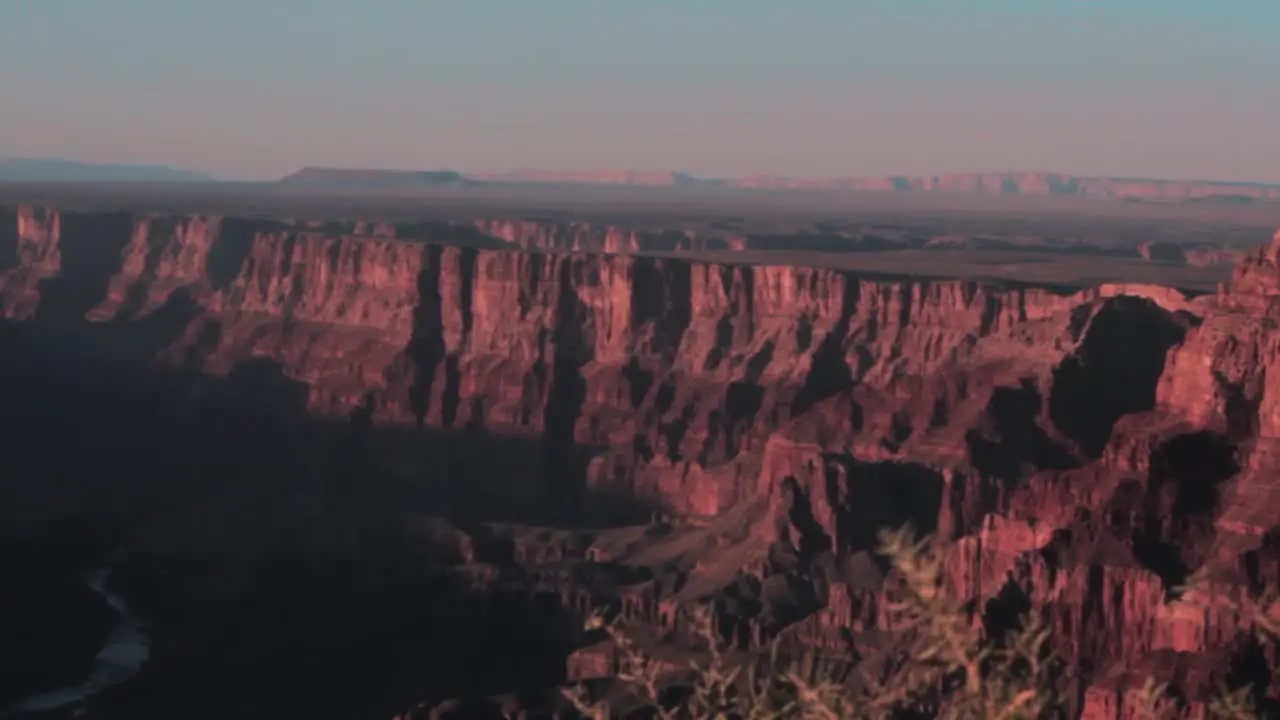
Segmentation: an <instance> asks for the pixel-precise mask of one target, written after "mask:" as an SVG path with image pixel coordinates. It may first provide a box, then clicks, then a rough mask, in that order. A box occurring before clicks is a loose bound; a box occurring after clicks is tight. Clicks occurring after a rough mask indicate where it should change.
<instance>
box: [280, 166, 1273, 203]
mask: <svg viewBox="0 0 1280 720" xmlns="http://www.w3.org/2000/svg"><path fill="white" fill-rule="evenodd" d="M280 182H282V183H284V184H289V185H312V186H329V187H364V188H397V187H423V186H438V185H462V184H479V183H485V184H488V183H496V184H505V185H582V186H600V185H607V186H615V187H617V186H625V187H654V188H729V189H758V190H826V191H848V192H893V193H904V192H906V193H928V194H934V193H958V194H970V195H992V196H1014V195H1019V196H1029V197H1047V196H1052V197H1094V198H1105V199H1112V200H1123V201H1126V202H1143V203H1146V202H1157V203H1168V202H1173V203H1214V204H1221V203H1227V204H1248V203H1254V202H1268V201H1271V202H1274V201H1280V184H1268V183H1254V182H1229V181H1221V180H1161V179H1152V178H1124V177H1108V176H1081V175H1066V174H1062V173H1043V172H1041V173H1019V172H994V173H952V174H946V175H915V176H909V175H883V176H865V177H857V176H850V177H843V178H834V179H827V180H812V179H803V178H794V177H787V176H783V175H768V174H762V175H750V176H745V177H737V178H707V177H699V176H696V175H692V174H690V173H684V172H677V171H641V170H543V169H537V168H520V169H517V170H511V171H509V172H502V173H465V174H464V173H458V172H453V171H449V170H436V171H406V170H348V169H337V168H304V169H302V170H299V171H298V172H296V173H293V174H292V175H289V176H287V177H285V178H283V179H282V180H281V181H280Z"/></svg>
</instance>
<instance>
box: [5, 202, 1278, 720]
mask: <svg viewBox="0 0 1280 720" xmlns="http://www.w3.org/2000/svg"><path fill="white" fill-rule="evenodd" d="M0 220H3V221H4V223H5V226H4V227H2V228H0V251H2V252H4V253H6V255H5V256H4V257H0V313H2V314H3V316H4V317H5V318H7V319H9V320H11V321H15V322H17V323H19V324H22V323H34V324H38V325H51V326H58V327H65V328H67V329H68V332H76V333H83V334H86V335H93V336H95V337H100V338H102V340H103V343H104V347H106V348H109V349H110V350H111V351H112V352H116V353H118V354H119V356H120V357H121V358H132V359H142V360H146V361H148V362H154V363H156V364H158V365H159V366H168V367H172V368H175V369H183V370H184V371H186V372H196V371H199V372H202V373H205V374H210V375H214V376H223V375H228V374H230V373H231V372H232V370H233V368H236V367H237V366H241V365H243V363H245V361H247V360H251V359H253V358H264V359H269V360H270V361H272V362H273V363H275V364H276V365H278V367H279V369H280V372H281V373H282V374H283V376H284V378H286V379H287V380H288V381H290V382H291V383H294V384H295V385H296V387H297V392H298V393H299V394H300V397H299V403H300V404H303V405H305V408H306V411H307V412H308V413H309V414H310V415H312V416H316V417H329V418H335V419H341V418H345V417H348V416H350V415H351V413H352V412H353V411H356V410H358V409H360V408H365V409H366V410H367V411H368V412H369V413H371V420H372V422H375V423H377V424H378V425H379V426H380V427H383V428H399V429H401V430H402V432H403V434H402V436H401V440H400V441H398V442H396V443H391V442H390V441H384V440H380V441H379V442H382V443H383V444H382V445H380V446H379V448H378V453H377V459H376V462H377V463H379V464H380V465H381V470H380V472H383V473H386V474H388V475H394V476H400V477H401V478H402V479H404V480H405V481H406V482H409V483H410V484H414V483H416V484H417V485H419V486H420V487H419V490H420V491H421V488H422V487H425V488H428V489H429V490H430V492H425V493H422V492H420V493H419V495H420V496H421V495H430V496H431V497H428V498H422V497H420V496H415V498H416V499H411V500H410V501H409V502H417V501H418V500H421V501H422V502H424V503H425V505H424V507H426V506H430V507H431V508H432V509H440V507H441V503H443V504H444V505H445V507H446V509H448V510H450V511H453V512H460V511H461V509H462V508H463V507H467V506H474V505H475V504H476V503H477V502H478V501H483V504H485V505H486V507H487V511H488V512H490V513H491V514H493V515H505V516H507V517H511V518H522V519H530V518H537V519H542V520H547V519H556V520H562V521H570V520H571V521H573V522H577V523H580V522H589V523H591V524H595V525H600V524H609V523H614V522H635V521H641V522H642V521H646V520H649V519H650V517H651V516H652V515H655V514H657V515H659V516H667V517H679V518H683V519H684V521H685V522H686V523H689V527H691V528H695V529H694V530H688V532H687V533H685V535H682V536H681V537H684V538H686V540H685V541H687V542H688V543H690V548H692V549H686V550H680V549H677V548H675V544H674V543H673V544H672V545H671V547H672V549H670V550H669V552H668V551H667V550H663V551H662V552H667V553H668V554H666V555H662V553H661V552H659V553H658V554H659V555H662V558H664V559H663V562H664V563H667V565H668V566H669V568H670V570H671V574H672V577H674V578H676V579H675V580H672V582H671V583H670V584H669V585H663V584H662V583H659V582H657V581H655V580H653V579H652V578H650V579H649V580H645V581H642V582H640V583H639V584H635V586H634V587H630V586H629V587H630V589H627V590H625V592H623V591H619V592H621V593H622V594H621V597H623V598H624V599H623V600H622V601H621V602H622V606H623V607H624V608H629V609H625V610H624V612H626V613H629V614H631V615H633V616H634V617H635V618H636V619H639V620H643V621H645V622H648V623H650V624H652V625H654V626H655V627H657V626H662V625H663V624H664V623H670V622H674V621H673V620H670V613H669V612H666V611H664V610H663V609H662V608H663V607H664V603H671V604H674V605H676V606H678V605H680V604H682V603H688V602H693V601H696V600H700V599H704V598H708V597H720V598H721V599H723V592H724V591H725V588H728V587H730V586H733V585H734V584H735V583H738V582H745V581H743V580H742V577H741V573H742V572H743V571H750V573H751V574H752V576H753V577H755V578H757V580H759V581H760V583H761V585H760V587H758V588H756V589H754V590H751V591H750V592H752V593H756V594H757V595H758V596H759V597H760V598H761V599H762V600H761V604H760V607H752V608H747V609H742V608H738V609H725V610H724V613H725V617H728V618H731V619H733V618H736V620H733V622H738V623H739V625H737V626H734V625H733V622H730V626H733V627H740V628H741V632H740V633H739V632H738V631H737V630H735V631H733V632H734V633H737V634H736V635H735V636H736V637H739V638H740V639H741V641H742V642H743V643H744V644H745V645H746V646H757V645H759V644H760V643H763V642H765V641H767V640H768V639H769V638H770V637H774V636H777V635H778V634H780V633H789V634H791V635H794V636H795V637H797V638H801V639H803V641H804V642H806V643H808V644H811V645H816V646H819V647H838V646H840V642H841V641H840V640H839V639H838V637H837V635H836V633H837V629H838V628H841V627H843V628H850V627H852V628H855V629H857V630H858V631H859V632H861V631H863V630H865V631H871V630H877V629H878V630H891V629H892V628H885V627H883V623H884V618H883V616H882V614H881V613H880V612H879V611H878V610H877V607H879V606H881V605H882V604H883V600H884V598H883V592H884V590H883V587H882V582H883V578H880V579H872V576H873V575H874V573H872V572H871V569H872V568H873V566H874V563H871V562H870V561H869V560H868V551H869V550H870V549H871V546H872V542H873V540H874V537H875V530H876V529H877V528H879V527H885V526H892V525H896V524H900V523H901V522H904V521H912V522H914V523H915V524H916V525H917V526H919V527H923V528H924V529H926V530H930V531H933V532H936V534H937V535H938V537H939V538H940V540H942V541H943V544H942V546H941V547H942V552H943V553H944V556H945V561H946V568H947V573H946V576H947V581H948V583H950V584H951V585H953V586H954V587H955V588H956V589H958V590H959V591H962V592H964V593H966V594H969V595H972V596H974V597H977V598H979V599H981V600H994V599H996V598H997V597H998V596H1001V595H1002V593H1004V594H1007V593H1009V592H1013V593H1015V594H1018V595H1019V596H1020V597H1021V598H1022V600H1023V601H1024V602H1025V603H1026V604H1027V605H1028V607H1031V608H1033V609H1034V610H1035V611H1036V612H1037V613H1040V614H1042V615H1043V616H1044V617H1045V618H1047V619H1048V620H1049V622H1050V623H1051V625H1052V627H1053V628H1054V631H1055V636H1056V641H1057V642H1058V645H1059V647H1060V648H1061V649H1062V650H1063V652H1064V654H1065V656H1066V657H1067V659H1068V660H1069V661H1070V662H1072V663H1074V664H1075V666H1076V667H1077V668H1078V669H1080V672H1081V673H1082V677H1084V679H1085V681H1084V683H1083V684H1082V685H1081V686H1080V688H1078V691H1077V696H1076V700H1075V701H1074V703H1075V709H1076V710H1077V711H1078V712H1080V713H1084V714H1086V715H1087V716H1089V717H1099V718H1101V717H1115V716H1117V713H1120V712H1121V709H1120V706H1122V705H1124V703H1126V702H1129V700H1128V699H1127V698H1128V697H1129V696H1128V695H1127V694H1125V693H1124V692H1123V689H1124V688H1125V687H1127V686H1128V685H1127V684H1126V683H1127V682H1128V680H1127V679H1126V678H1127V677H1128V676H1127V675H1125V673H1126V672H1127V670H1126V668H1127V669H1130V670H1131V669H1133V668H1139V667H1148V666H1150V667H1151V668H1156V669H1160V668H1164V670H1161V672H1164V671H1165V670H1167V671H1168V672H1174V670H1170V669H1169V668H1172V667H1175V666H1176V669H1177V673H1180V674H1178V675H1177V677H1179V678H1183V682H1182V684H1181V685H1180V686H1179V687H1180V691H1181V692H1184V693H1185V694H1186V695H1187V698H1188V702H1189V703H1190V706H1194V707H1198V706H1199V705H1197V704H1198V703H1203V701H1204V699H1205V698H1204V697H1202V696H1201V694H1202V690H1203V688H1202V687H1201V685H1203V683H1199V681H1198V680H1196V681H1193V680H1190V679H1187V678H1199V677H1201V676H1207V675H1212V673H1211V672H1210V669H1212V668H1213V667H1216V666H1217V665H1220V664H1221V657H1222V656H1223V654H1224V653H1225V654H1226V655H1227V656H1230V657H1237V656H1243V654H1245V653H1247V652H1253V649H1252V646H1250V644H1249V642H1250V641H1249V640H1248V639H1247V637H1246V635H1245V634H1244V633H1243V632H1242V628H1241V626H1240V622H1241V621H1240V619H1239V618H1238V617H1235V616H1234V615H1232V612H1231V611H1230V610H1229V609H1228V607H1229V606H1228V605H1227V604H1225V603H1222V602H1218V601H1216V600H1215V599H1214V598H1213V597H1208V598H1205V597H1200V596H1196V597H1188V596H1181V597H1179V596H1176V595H1175V594H1174V593H1172V590H1173V587H1174V586H1175V585H1176V584H1177V583H1179V582H1181V581H1182V580H1183V579H1185V578H1186V577H1187V576H1188V575H1189V573H1190V572H1192V571H1194V570H1197V569H1201V568H1209V569H1212V570H1213V571H1214V573H1215V576H1214V577H1215V582H1216V584H1215V585H1213V587H1214V588H1217V590H1214V591H1213V592H1220V593H1222V594H1223V595H1224V596H1226V595H1230V594H1231V593H1241V592H1247V590H1248V588H1249V587H1255V588H1256V587H1261V586H1266V585H1274V584H1275V583H1276V582H1277V581H1280V575H1277V571H1276V567H1277V566H1278V565H1277V562H1276V556H1275V547H1276V545H1275V544H1274V543H1273V542H1271V541H1270V540H1269V539H1268V538H1270V537H1271V533H1272V531H1273V528H1275V527H1276V526H1278V525H1280V494H1278V493H1277V492H1276V491H1275V490H1274V489H1273V487H1272V486H1273V484H1274V483H1273V482H1272V481H1271V478H1273V477H1274V476H1275V473H1276V471H1277V469H1278V468H1277V462H1278V460H1280V453H1277V451H1276V449H1275V448H1276V446H1275V438H1276V437H1277V433H1278V432H1280V410H1277V404H1276V403H1277V400H1276V399H1277V398H1278V397H1280V386H1276V388H1274V389H1273V387H1272V386H1273V385H1276V384H1277V383H1280V379H1277V378H1280V373H1276V372H1268V370H1269V369H1270V368H1271V367H1272V365H1274V364H1275V362H1276V358H1277V357H1280V335H1277V334H1276V333H1275V332H1274V330H1273V326H1274V318H1275V317H1277V316H1280V300H1278V299H1277V298H1280V270H1278V269H1277V267H1278V266H1280V238H1278V239H1277V244H1276V245H1274V246H1272V247H1271V248H1264V249H1261V250H1259V251H1257V252H1256V253H1254V254H1253V255H1250V256H1249V257H1248V258H1247V259H1246V260H1245V262H1244V263H1243V264H1242V265H1241V266H1240V268H1239V269H1238V270H1237V271H1236V273H1235V275H1234V277H1233V279H1232V281H1231V282H1230V283H1228V284H1226V285H1224V286H1223V288H1222V289H1221V290H1220V291H1219V292H1218V293H1217V294H1215V295H1208V296H1203V297H1197V298H1188V297H1186V296H1184V295H1183V294H1181V293H1179V292H1177V291H1174V290H1171V289H1167V288H1161V287H1150V286H1122V285H1111V286H1102V287H1097V288H1091V289H1087V290H1083V291H1080V292H1076V293H1073V294H1066V293H1062V292H1051V291H1048V290H1043V289H1036V288H1003V289H1002V288H993V287H989V286H984V285H981V284H977V283H972V282H965V281H901V282H888V281H880V280H869V279H866V278H863V277H859V276H858V275H857V274H856V273H852V272H841V271H834V270H822V269H812V268H799V267H791V266H766V265H755V266H750V265H728V264H713V263H704V262H693V261H689V260H684V259H672V258H657V257H643V256H634V255H628V254H605V253H597V254H582V253H570V252H551V251H536V250H534V251H521V250H516V249H510V245H511V244H517V245H522V246H525V247H530V248H544V247H545V248H554V249H564V250H575V249H583V248H584V247H586V245H583V244H582V243H578V242H577V241H575V240H573V239H572V238H573V237H574V233H577V232H579V230H575V229H574V228H572V227H570V226H564V225H556V224H552V223H544V224H538V223H532V222H529V223H523V224H519V225H513V224H510V223H485V222H481V223H476V224H475V225H474V226H468V227H465V228H464V227H459V226H447V225H443V224H442V225H438V226H436V225H430V226H428V225H424V226H420V227H417V228H416V229H415V231H414V233H413V237H412V238H410V237H403V235H406V234H407V233H403V232H400V233H398V234H399V235H401V237H391V236H388V234H385V233H383V234H374V235H362V236H356V235H353V234H343V233H332V232H325V231H323V230H319V229H313V228H312V229H309V228H303V227H292V226H289V225H285V224H281V223H274V222H267V221H251V220H242V219H234V218H212V217H145V216H136V217H131V216H126V215H116V214H94V215H79V214H64V213H59V212H56V211H53V210H48V209H41V208H18V209H16V210H13V211H11V212H8V213H7V214H3V215H0ZM611 233H612V234H611ZM681 237H684V238H685V239H684V240H681ZM520 238H523V239H520ZM540 238H542V239H540ZM611 238H612V239H611ZM687 240H688V238H687V237H686V236H680V237H677V236H675V235H672V236H671V237H670V238H668V239H667V240H666V241H664V242H668V241H669V242H670V243H671V244H672V245H673V246H676V245H679V243H681V242H685V241H687ZM588 245H589V246H590V249H597V248H598V247H600V246H601V245H602V246H603V249H606V250H607V249H611V248H615V249H620V250H634V249H635V243H634V242H633V241H632V240H630V239H627V236H626V235H625V233H623V232H622V231H614V230H610V231H607V232H606V233H605V237H604V239H603V240H592V241H591V243H589V244H588ZM504 246H505V247H504ZM302 396H305V398H303V397H302ZM429 436H430V437H434V438H436V440H431V439H430V437H429ZM439 438H445V440H444V441H443V442H442V441H439ZM499 448H500V450H497V451H495V449H499ZM690 533H692V534H690ZM698 533H701V534H700V535H699V534H698ZM690 538H691V539H690ZM685 541H682V542H685ZM657 545H659V546H660V545H662V543H657ZM513 552H514V551H513ZM590 552H591V557H599V558H610V559H611V561H617V562H620V563H624V564H626V563H633V564H646V563H649V564H652V562H650V561H643V560H642V559H641V557H642V553H641V552H640V551H639V550H636V549H634V548H631V547H630V546H627V545H626V544H625V543H624V544H623V545H622V546H616V547H615V546H605V545H600V546H599V547H596V548H594V549H593V550H591V551H590ZM645 552H658V551H656V550H649V551H645ZM778 553H781V555H779V554H778ZM583 556H584V559H585V557H586V556H587V552H586V551H585V550H583ZM695 556H696V557H695ZM532 564H534V565H537V564H539V563H538V562H536V561H535V562H533V563H532ZM797 567H802V568H804V571H803V572H799V571H798V570H797V569H796V568H797ZM659 574H661V573H659ZM798 577H803V578H806V580H805V581H804V582H809V583H811V584H812V587H809V589H807V590H805V591H804V592H803V593H798V594H797V593H795V592H792V593H790V594H789V595H788V594H787V593H782V594H776V592H781V591H779V590H778V589H777V588H776V587H774V586H775V585H777V584H778V583H783V584H785V583H791V584H792V585H793V586H794V584H795V583H796V582H799V581H798V580H796V578H798ZM815 578H820V582H819V581H818V580H815ZM752 582H754V581H752ZM771 583H772V584H771ZM624 584H625V583H624ZM748 584H750V583H748ZM775 591H776V592H775ZM566 592H568V591H566ZM574 592H576V591H574ZM628 593H630V594H628ZM771 593H775V594H773V595H771ZM570 594H572V593H570ZM1210 594H1212V592H1211V593H1210ZM633 596H634V598H636V599H635V600H634V602H630V601H627V600H626V599H625V598H628V597H633ZM770 598H772V599H770ZM570 604H572V602H570ZM735 613H736V615H735ZM664 618H666V619H664ZM1268 652H1270V650H1268ZM581 662H586V661H585V660H582V661H581ZM1214 677H1216V676H1214ZM1268 682H1269V676H1268ZM1085 685H1088V686H1089V687H1088V689H1087V691H1086V690H1085ZM1271 686H1272V687H1274V683H1271ZM1261 690H1262V691H1267V688H1266V687H1265V683H1264V684H1263V686H1262V687H1261Z"/></svg>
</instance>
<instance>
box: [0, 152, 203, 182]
mask: <svg viewBox="0 0 1280 720" xmlns="http://www.w3.org/2000/svg"><path fill="white" fill-rule="evenodd" d="M215 181H216V178H214V177H213V176H212V175H209V174H207V173H202V172H197V171H194V170H183V169H181V168H171V167H164V166H161V165H122V164H116V163H83V162H75V161H73V160H59V159H54V158H17V157H0V182H215Z"/></svg>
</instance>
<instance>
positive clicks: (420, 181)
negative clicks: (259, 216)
mask: <svg viewBox="0 0 1280 720" xmlns="http://www.w3.org/2000/svg"><path fill="white" fill-rule="evenodd" d="M280 184H282V185H303V186H311V187H330V188H367V189H378V190H388V189H394V188H415V187H433V186H438V185H473V184H475V181H473V180H470V179H468V178H467V177H466V176H464V175H463V174H462V173H458V172H454V171H452V170H356V169H345V168H321V167H308V168H302V169H301V170H299V171H297V172H295V173H291V174H289V175H285V176H284V177H282V178H280Z"/></svg>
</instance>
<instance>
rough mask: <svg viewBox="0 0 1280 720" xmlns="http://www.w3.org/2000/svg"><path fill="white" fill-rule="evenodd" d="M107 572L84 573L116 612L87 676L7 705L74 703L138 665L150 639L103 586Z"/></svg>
mask: <svg viewBox="0 0 1280 720" xmlns="http://www.w3.org/2000/svg"><path fill="white" fill-rule="evenodd" d="M110 576H111V568H110V567H104V568H99V569H97V570H94V571H93V572H90V573H89V574H88V575H87V576H86V577H85V584H86V585H88V586H89V588H90V589H91V590H93V591H94V592H96V593H97V594H98V595H100V596H101V597H102V599H103V600H105V601H106V603H107V605H109V606H111V609H112V610H114V611H116V613H117V614H118V615H119V616H120V617H119V619H118V620H117V621H116V624H115V625H114V626H113V627H112V628H111V633H110V634H109V635H108V636H107V641H106V642H105V643H103V645H102V649H101V650H99V651H98V655H97V657H96V658H94V661H93V671H92V672H91V673H90V674H89V678H88V679H87V680H85V681H84V682H83V683H80V684H79V685H72V686H68V687H65V688H60V689H58V690H52V691H50V692H47V693H41V694H39V695H34V696H32V697H29V698H27V699H26V700H22V701H20V702H19V703H18V704H17V705H15V706H13V707H12V708H10V710H11V711H14V712H39V711H45V710H53V709H56V708H60V707H63V706H65V705H70V704H73V703H77V702H80V701H82V700H85V699H88V698H90V697H92V696H94V695H96V694H97V693H99V692H102V691H103V690H105V689H107V688H109V687H111V686H112V685H118V684H120V683H122V682H124V681H126V680H129V679H130V678H132V677H133V676H134V675H136V674H137V673H138V670H140V669H141V668H142V665H143V663H145V662H146V661H147V658H148V657H150V655H151V640H150V638H148V637H147V634H146V632H145V631H144V630H143V624H142V621H140V620H139V619H138V618H136V617H134V616H133V615H132V614H130V612H129V607H128V605H127V604H125V602H124V600H123V599H122V598H121V597H119V596H118V595H116V594H114V593H112V592H111V591H110V590H108V589H107V579H108V578H109V577H110Z"/></svg>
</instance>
